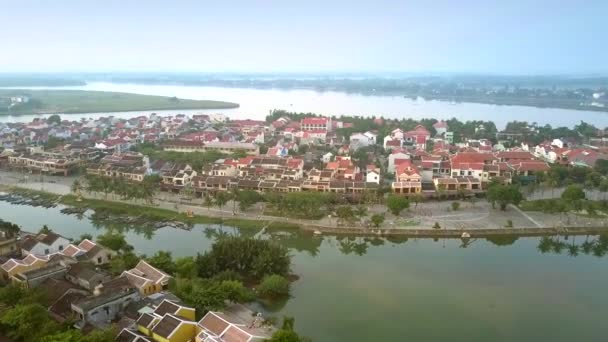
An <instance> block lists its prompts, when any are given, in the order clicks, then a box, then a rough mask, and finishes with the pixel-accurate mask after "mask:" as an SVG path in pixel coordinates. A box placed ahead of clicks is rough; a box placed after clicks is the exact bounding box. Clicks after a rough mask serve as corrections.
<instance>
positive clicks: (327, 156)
mask: <svg viewBox="0 0 608 342" xmlns="http://www.w3.org/2000/svg"><path fill="white" fill-rule="evenodd" d="M333 157H334V154H333V153H331V152H327V153H325V154H324V155H322V156H321V161H322V162H324V163H325V164H327V163H329V162H330V161H331V159H332V158H333Z"/></svg>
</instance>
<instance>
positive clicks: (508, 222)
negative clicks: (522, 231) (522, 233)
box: [505, 220, 513, 228]
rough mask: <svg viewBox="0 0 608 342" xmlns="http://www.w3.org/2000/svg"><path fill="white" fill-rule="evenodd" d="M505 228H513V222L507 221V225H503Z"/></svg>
mask: <svg viewBox="0 0 608 342" xmlns="http://www.w3.org/2000/svg"><path fill="white" fill-rule="evenodd" d="M505 228H513V220H507V224H506V225H505Z"/></svg>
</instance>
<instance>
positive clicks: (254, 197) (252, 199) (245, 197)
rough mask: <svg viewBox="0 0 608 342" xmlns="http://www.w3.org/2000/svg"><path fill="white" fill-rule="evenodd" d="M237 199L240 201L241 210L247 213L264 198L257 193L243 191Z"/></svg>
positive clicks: (238, 194)
mask: <svg viewBox="0 0 608 342" xmlns="http://www.w3.org/2000/svg"><path fill="white" fill-rule="evenodd" d="M237 199H238V201H239V209H241V211H245V210H247V209H249V208H251V207H252V206H253V205H254V204H256V203H258V202H259V201H261V200H262V196H260V194H259V193H258V192H257V191H253V190H241V191H239V192H238V193H237Z"/></svg>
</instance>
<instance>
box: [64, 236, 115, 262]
mask: <svg viewBox="0 0 608 342" xmlns="http://www.w3.org/2000/svg"><path fill="white" fill-rule="evenodd" d="M61 254H63V255H65V256H67V257H70V258H77V259H78V260H80V261H88V262H90V263H92V264H93V265H102V264H106V263H109V262H110V260H112V257H113V256H115V255H116V252H115V251H113V250H111V249H109V248H106V247H104V246H102V245H99V244H97V243H95V242H93V241H91V240H89V239H84V240H83V241H81V242H80V243H79V244H78V245H77V246H76V245H73V244H70V245H68V246H67V247H65V248H64V249H63V251H62V252H61Z"/></svg>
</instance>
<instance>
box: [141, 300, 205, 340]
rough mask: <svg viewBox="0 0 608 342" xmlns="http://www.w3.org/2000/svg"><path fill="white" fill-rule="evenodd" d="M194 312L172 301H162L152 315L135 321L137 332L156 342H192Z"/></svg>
mask: <svg viewBox="0 0 608 342" xmlns="http://www.w3.org/2000/svg"><path fill="white" fill-rule="evenodd" d="M195 314H196V310H195V309H194V308H189V307H186V306H182V305H180V304H178V303H176V302H174V301H170V300H167V299H165V300H163V301H162V302H161V303H160V304H159V305H158V306H157V307H156V309H154V311H153V312H152V313H144V314H142V315H141V316H140V317H139V319H138V320H137V331H138V332H140V333H142V334H144V335H146V336H149V337H150V338H152V340H154V341H157V342H165V341H170V342H182V341H184V342H185V341H194V338H195V335H196V322H195V321H194V320H195Z"/></svg>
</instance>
